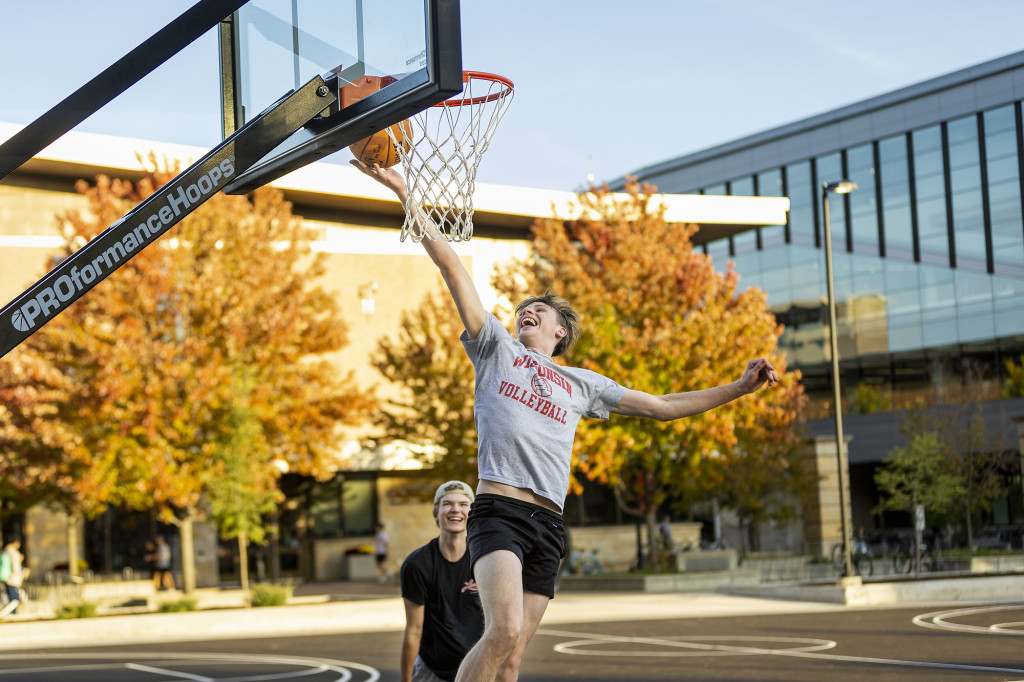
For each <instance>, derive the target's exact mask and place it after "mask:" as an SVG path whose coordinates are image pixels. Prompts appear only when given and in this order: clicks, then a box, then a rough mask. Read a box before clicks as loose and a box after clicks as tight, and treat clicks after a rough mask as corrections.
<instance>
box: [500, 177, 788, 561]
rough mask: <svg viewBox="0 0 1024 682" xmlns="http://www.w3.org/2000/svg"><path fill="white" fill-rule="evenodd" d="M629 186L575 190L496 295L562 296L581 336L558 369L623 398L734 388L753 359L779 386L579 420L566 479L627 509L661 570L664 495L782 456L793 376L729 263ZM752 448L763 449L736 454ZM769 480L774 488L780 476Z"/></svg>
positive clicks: (711, 483) (700, 490)
mask: <svg viewBox="0 0 1024 682" xmlns="http://www.w3.org/2000/svg"><path fill="white" fill-rule="evenodd" d="M626 190H627V191H626V194H625V197H623V195H616V194H613V193H611V192H609V191H608V190H607V189H600V190H598V189H593V190H591V191H588V192H583V193H580V194H579V195H578V197H577V205H576V206H575V208H576V209H577V214H578V215H579V217H578V218H576V219H574V220H571V221H569V222H568V223H565V222H563V221H561V220H557V219H548V220H542V221H538V222H537V223H535V224H534V226H533V228H532V232H533V242H532V246H533V252H532V256H531V257H530V258H528V259H527V260H525V261H522V262H519V263H516V264H514V265H512V266H511V267H510V268H506V269H504V270H502V271H501V272H499V273H498V274H497V276H496V278H495V286H496V288H497V289H498V290H499V291H501V292H503V293H504V294H505V295H507V296H508V298H509V299H510V300H513V301H516V300H519V299H520V298H522V296H523V295H524V294H525V293H527V292H531V293H533V292H538V291H541V292H542V291H544V290H546V289H551V290H552V291H554V292H556V293H559V294H561V295H562V296H564V297H566V298H567V299H568V300H569V301H570V302H571V303H572V304H573V306H574V308H575V309H576V310H578V311H580V312H581V313H582V314H583V331H584V334H583V336H582V338H581V340H580V342H579V343H578V344H577V345H576V347H575V348H574V349H573V350H572V351H571V353H570V356H569V358H568V361H569V362H570V363H572V364H575V365H577V366H580V367H583V368H587V369H593V370H595V371H598V372H600V373H602V374H604V375H606V376H609V377H611V378H613V379H616V380H618V381H619V382H620V383H623V384H625V385H627V386H629V387H631V388H635V389H638V390H642V391H647V392H649V393H653V394H665V393H679V392H684V391H692V390H697V389H703V388H709V387H712V386H718V385H721V384H726V383H730V382H732V381H735V380H737V379H738V378H739V377H740V375H741V374H742V372H743V369H744V367H745V366H746V363H747V361H748V360H751V359H753V358H756V357H766V358H768V360H769V361H770V362H771V363H772V364H773V365H774V366H775V367H776V368H777V369H778V370H779V374H780V376H781V377H782V382H781V385H778V386H776V387H774V388H772V389H771V390H764V391H760V392H758V393H757V394H755V395H751V396H747V397H745V398H743V399H741V400H737V401H734V402H732V403H730V404H728V405H725V406H723V407H721V408H718V409H716V410H711V411H709V412H706V413H704V414H701V415H697V416H694V417H691V418H689V419H679V420H676V421H673V422H668V423H661V422H657V421H653V420H646V419H629V418H621V417H613V418H612V419H611V420H609V421H607V422H600V421H590V420H587V421H584V422H583V423H581V426H580V429H579V432H578V437H577V439H576V446H575V449H574V453H573V455H574V466H575V469H576V471H577V472H578V473H580V474H582V475H585V476H587V477H589V478H591V479H594V480H597V481H600V482H602V483H606V484H609V485H612V486H614V487H615V488H616V490H617V495H618V499H620V500H621V504H622V505H623V508H624V510H625V511H627V512H630V513H634V514H642V516H643V518H644V519H645V521H646V524H645V525H646V527H647V535H648V539H649V540H650V541H649V542H648V547H649V548H650V549H651V552H652V554H654V555H655V556H653V562H652V565H659V564H660V561H659V557H657V556H656V553H657V552H658V547H659V543H658V542H656V541H653V540H654V539H655V538H656V537H657V535H656V523H657V517H658V510H659V507H660V506H661V505H662V504H663V503H664V502H665V500H666V499H667V497H668V496H669V495H670V494H673V493H674V494H676V496H677V497H678V496H682V495H688V494H694V493H696V494H703V495H704V496H710V495H711V494H713V491H714V490H715V486H716V484H721V483H722V481H723V479H724V478H725V475H723V474H718V475H715V472H713V471H712V469H713V468H714V469H716V470H717V471H720V472H721V471H724V472H730V471H731V469H730V465H733V464H737V463H739V462H740V461H741V460H742V461H746V462H747V463H748V464H750V466H751V468H752V469H753V470H760V469H761V465H762V462H761V460H762V458H764V457H766V456H767V457H769V458H776V457H783V458H785V457H787V456H788V455H787V454H786V453H789V452H792V445H793V443H794V442H795V439H796V435H795V430H794V428H793V425H794V422H795V420H796V417H797V412H798V410H799V409H800V407H801V405H802V404H803V402H804V396H803V390H802V387H801V386H800V384H799V373H798V372H787V371H786V370H787V368H786V362H785V359H784V358H783V357H782V356H781V354H780V353H779V352H778V338H779V335H780V333H781V327H780V326H779V325H778V324H777V323H776V321H775V318H774V316H773V315H772V313H771V311H770V310H769V309H768V306H767V304H766V301H765V294H764V292H762V291H760V290H758V289H748V290H746V291H743V292H737V283H738V280H739V275H738V274H737V273H736V272H735V271H734V270H733V268H732V266H731V264H730V265H728V266H727V267H726V270H725V272H724V273H723V272H716V271H715V269H714V267H713V264H712V262H711V259H710V258H709V257H708V256H707V255H705V254H703V253H700V252H698V251H695V250H694V248H693V243H692V241H691V236H692V235H693V233H694V231H695V230H696V227H695V226H693V225H689V226H687V225H680V224H673V223H669V222H668V221H666V220H665V208H664V206H663V205H661V204H660V202H658V201H657V200H656V196H655V194H654V191H655V190H654V188H653V187H649V186H647V187H643V188H641V187H640V186H639V185H638V184H637V183H635V182H630V183H629V184H628V185H627V188H626ZM754 442H758V443H761V444H762V446H763V447H758V448H754V449H743V444H744V443H754ZM716 457H717V458H718V459H719V460H720V462H719V463H716V464H715V466H714V467H711V466H710V465H709V462H710V460H711V459H713V458H716ZM728 475H729V476H731V473H730V474H728ZM776 482H777V483H779V485H780V491H781V489H782V488H784V487H785V484H786V479H785V478H783V479H776ZM739 493H740V491H739V489H738V488H737V489H736V495H737V496H738V495H739ZM757 494H763V491H759V492H758V493H757ZM730 499H732V500H738V497H736V496H731V497H730ZM734 504H739V502H738V501H737V502H734Z"/></svg>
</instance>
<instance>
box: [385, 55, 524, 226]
mask: <svg viewBox="0 0 1024 682" xmlns="http://www.w3.org/2000/svg"><path fill="white" fill-rule="evenodd" d="M512 89H513V88H512V83H511V82H510V81H508V80H506V79H504V78H502V77H500V76H494V75H492V74H485V73H479V72H475V71H466V72H465V73H464V74H463V87H462V94H460V95H458V96H457V97H453V98H451V99H447V100H445V101H444V102H442V103H440V104H438V105H435V106H432V107H428V108H427V109H425V110H423V111H421V112H420V113H418V114H416V115H415V116H412V117H411V118H410V119H409V121H410V122H411V123H412V139H413V143H412V145H411V146H408V142H407V141H406V142H405V145H403V144H400V142H401V141H400V140H396V139H395V136H394V134H393V133H392V130H391V129H390V128H389V129H388V133H389V134H390V135H391V137H392V141H393V142H395V145H396V147H397V148H398V149H399V150H402V151H401V154H400V156H401V160H402V169H403V171H404V172H405V184H406V186H407V187H408V190H409V194H408V199H407V200H406V202H405V223H404V224H403V225H402V240H403V241H404V240H405V238H406V237H412V240H413V241H414V242H419V241H420V240H422V239H423V237H425V236H426V237H428V238H430V239H434V238H436V235H431V234H429V233H428V232H427V231H426V229H427V223H426V222H425V221H424V220H423V218H427V219H429V220H430V221H431V222H432V223H433V224H434V225H436V226H437V230H438V231H439V233H440V234H441V235H442V236H444V238H445V239H447V240H448V241H453V242H459V241H468V240H469V239H470V238H472V236H473V191H474V188H475V185H476V169H477V166H478V164H479V163H480V158H481V157H482V156H483V154H484V152H485V151H487V146H488V145H489V144H490V142H491V137H492V136H493V135H494V131H495V129H496V128H497V127H498V123H499V122H500V121H501V117H502V116H503V115H504V113H505V110H506V109H507V108H508V105H509V104H510V103H511V102H512Z"/></svg>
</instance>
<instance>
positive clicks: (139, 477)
mask: <svg viewBox="0 0 1024 682" xmlns="http://www.w3.org/2000/svg"><path fill="white" fill-rule="evenodd" d="M148 165H149V168H150V170H149V171H148V172H147V174H146V175H145V176H144V177H143V178H142V179H141V180H139V182H138V183H136V184H134V185H133V184H132V183H129V182H126V181H123V180H117V179H110V178H107V177H104V176H100V177H98V178H96V182H95V184H94V185H91V186H90V185H88V184H87V183H85V182H82V181H80V182H79V183H78V186H77V189H78V191H79V192H81V193H82V194H84V195H85V197H86V199H87V200H88V206H89V211H88V212H87V213H85V214H83V213H81V212H78V211H71V212H68V213H67V214H65V215H63V216H61V225H62V228H63V234H64V238H65V246H64V248H63V254H64V255H65V256H66V255H69V254H71V253H72V252H73V251H75V250H76V249H78V248H80V247H81V246H82V245H83V244H85V243H86V242H87V241H89V240H90V239H92V238H93V237H94V236H96V235H97V234H99V232H100V231H101V230H103V229H105V228H106V227H107V226H108V225H110V224H112V223H114V222H115V221H117V220H119V219H120V218H121V217H122V216H123V215H124V214H125V213H127V212H128V211H129V210H130V209H131V208H132V207H133V206H134V205H136V204H138V203H139V202H141V201H143V200H144V199H146V198H147V197H148V196H150V195H151V194H152V193H153V192H155V191H156V190H157V189H159V188H160V187H161V186H163V185H164V184H165V183H167V182H168V181H170V180H171V179H172V178H173V177H174V176H175V175H176V174H177V168H176V167H173V166H170V165H169V164H167V163H164V164H162V166H161V165H160V164H158V162H157V159H156V158H155V157H154V156H153V155H152V154H151V155H150V157H149V159H148ZM312 237H313V235H312V234H311V233H310V231H308V230H307V229H305V228H303V227H302V225H301V224H300V222H299V221H298V220H296V219H295V218H294V217H293V215H292V213H291V206H290V204H289V203H288V202H286V201H284V199H283V197H282V194H281V192H280V191H277V190H274V189H269V188H263V189H260V190H257V191H256V192H254V193H252V194H251V195H249V196H248V197H242V196H227V195H224V194H217V195H214V196H213V197H212V198H211V199H210V200H209V201H207V202H206V203H205V204H204V205H203V206H201V207H200V208H199V209H197V210H196V211H195V212H194V213H192V214H191V215H190V216H189V217H187V218H186V219H185V220H183V221H182V222H181V223H179V224H178V225H177V226H176V227H175V228H174V229H173V230H171V231H170V232H168V233H167V234H166V235H164V236H163V237H162V238H161V239H160V240H159V241H158V242H157V243H156V244H154V245H152V246H150V247H149V248H147V249H145V250H143V251H141V252H139V253H137V254H136V255H135V257H134V258H133V259H132V260H130V261H128V262H127V263H126V264H124V265H123V266H122V267H121V268H120V269H119V270H118V271H117V272H115V273H113V274H112V275H111V276H110V277H109V278H108V279H107V280H106V281H104V282H102V283H101V284H99V285H98V286H97V287H96V288H95V289H93V290H92V291H91V292H89V293H88V294H87V295H85V296H83V297H82V298H81V299H80V300H79V301H77V302H76V303H75V304H74V305H72V306H71V307H70V308H69V309H68V310H66V311H65V312H63V313H62V314H61V315H58V316H57V317H56V318H55V319H54V320H52V321H51V322H49V324H47V325H46V326H45V327H44V328H42V329H41V330H40V331H39V332H37V333H36V334H35V335H33V336H32V337H30V338H29V339H28V340H27V341H26V342H25V343H23V344H22V346H21V347H19V348H18V349H16V350H15V351H13V352H12V353H10V354H8V356H7V358H5V360H4V365H3V366H4V367H5V368H6V369H5V371H6V372H8V373H10V372H11V371H14V370H13V369H12V368H16V367H18V366H19V365H21V364H25V365H28V364H30V363H34V364H42V365H43V366H45V367H48V368H51V369H52V370H53V371H55V372H56V373H57V374H59V376H60V379H59V381H58V380H57V379H54V380H53V382H52V383H53V384H54V385H55V386H60V390H62V391H64V393H65V395H64V397H63V400H64V401H65V402H64V406H63V408H62V409H61V410H60V411H59V414H57V415H55V416H54V419H53V421H54V424H55V426H54V429H55V430H56V431H57V432H59V433H67V432H70V433H73V434H75V438H64V439H63V440H61V442H60V443H59V446H58V447H59V449H60V450H61V457H60V458H59V461H58V462H56V463H52V466H51V467H50V468H49V469H48V470H46V471H43V472H41V474H42V476H43V478H45V479H46V480H50V481H52V482H53V483H55V484H58V485H59V487H60V488H61V489H62V490H64V491H66V493H67V495H68V496H70V497H71V498H73V499H74V500H76V503H77V505H78V508H79V509H80V510H81V511H84V512H85V513H91V512H94V511H96V510H99V509H102V508H103V507H104V506H105V505H119V506H123V507H126V508H132V509H140V510H142V509H152V508H156V509H158V510H160V512H161V515H162V517H163V518H164V519H165V520H166V521H169V522H172V523H175V524H176V525H177V526H178V527H179V529H180V531H181V534H182V537H181V541H182V542H181V546H182V550H183V553H184V556H183V564H184V566H183V568H184V570H185V579H186V588H187V589H190V588H191V587H193V586H194V573H193V574H192V575H191V576H190V573H189V571H191V570H192V569H193V565H192V561H191V550H192V537H191V535H192V532H191V531H192V522H193V521H194V520H195V519H197V518H201V517H202V516H203V515H204V514H205V509H204V502H203V499H204V493H205V492H206V491H207V490H208V489H209V487H210V484H211V481H214V480H216V479H217V477H222V476H223V475H224V472H225V469H226V467H227V466H228V465H229V464H228V463H229V462H230V458H231V457H235V456H237V454H236V450H237V447H235V444H236V443H237V442H238V438H237V435H236V434H233V433H232V429H233V428H234V426H233V425H236V424H237V423H238V420H237V419H236V418H234V415H237V414H238V413H239V411H240V410H242V411H244V413H245V414H246V415H249V421H251V422H254V423H255V424H256V425H257V426H258V428H257V429H256V431H255V433H251V432H250V433H247V435H246V441H245V442H246V443H247V449H246V452H245V453H244V455H245V457H247V459H248V470H249V471H250V472H251V474H252V475H251V479H250V483H251V485H253V486H261V487H263V488H266V486H267V482H268V481H270V482H271V484H272V483H273V482H274V481H276V479H277V476H279V475H280V472H281V470H282V469H286V470H290V471H292V472H297V473H300V474H306V475H313V476H318V477H322V476H327V475H329V473H330V471H331V470H332V466H333V456H334V447H333V443H335V442H336V440H337V433H338V427H339V426H340V425H342V424H346V423H355V422H357V421H359V420H361V419H362V418H363V417H364V416H365V415H366V414H367V413H368V412H369V410H370V409H371V408H372V406H373V404H374V400H373V398H372V396H371V395H369V394H366V393H363V392H361V391H360V390H358V389H357V388H356V386H355V385H354V382H353V380H352V379H351V376H342V375H340V374H339V371H338V369H337V367H336V365H334V364H332V363H331V362H329V361H328V360H327V359H326V358H325V354H327V353H331V352H333V351H336V350H338V349H340V348H342V347H343V346H344V345H345V343H346V330H345V326H344V323H343V321H342V320H341V318H340V315H339V310H338V306H337V302H336V301H335V299H334V298H333V296H332V295H331V294H330V293H328V292H327V291H326V290H324V289H323V288H321V287H320V286H319V285H318V283H317V280H318V278H319V277H320V276H321V275H322V274H323V264H322V262H321V260H320V259H319V258H317V257H315V256H314V255H313V254H312V252H311V250H310V241H311V239H312ZM238 376H244V377H246V378H247V382H246V387H245V390H239V388H238V387H239V381H238V380H237V377H238ZM24 383H26V384H31V385H33V386H36V387H38V388H35V389H34V390H43V387H45V384H44V383H43V382H41V381H27V380H26V381H25V382H24ZM57 424H59V425H60V426H56V425H57ZM6 450H7V451H8V452H10V450H9V448H6ZM285 464H286V465H287V466H284V465H285ZM68 470H70V471H71V472H72V475H67V474H66V473H64V474H62V472H66V471H68ZM234 470H235V471H238V470H239V469H238V467H234ZM242 470H244V469H242ZM243 483H244V482H243Z"/></svg>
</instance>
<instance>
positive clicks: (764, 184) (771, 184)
mask: <svg viewBox="0 0 1024 682" xmlns="http://www.w3.org/2000/svg"><path fill="white" fill-rule="evenodd" d="M757 194H758V196H762V197H781V196H782V172H781V171H780V170H779V169H778V168H775V169H772V170H767V171H762V172H761V173H758V174H757Z"/></svg>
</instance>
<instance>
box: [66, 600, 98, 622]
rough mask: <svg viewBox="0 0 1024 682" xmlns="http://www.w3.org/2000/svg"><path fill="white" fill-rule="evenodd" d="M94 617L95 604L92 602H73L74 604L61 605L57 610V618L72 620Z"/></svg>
mask: <svg viewBox="0 0 1024 682" xmlns="http://www.w3.org/2000/svg"><path fill="white" fill-rule="evenodd" d="M95 615H96V604H93V603H92V602H87V601H83V602H75V603H74V604H61V605H60V608H59V609H57V618H59V619H61V620H71V619H73V618H92V617H93V616H95Z"/></svg>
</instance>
